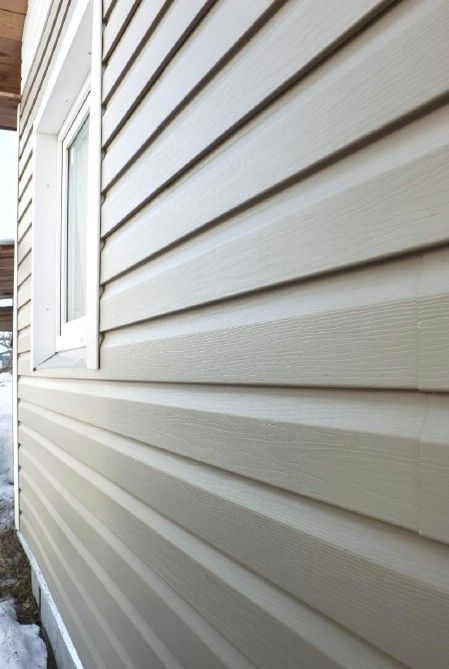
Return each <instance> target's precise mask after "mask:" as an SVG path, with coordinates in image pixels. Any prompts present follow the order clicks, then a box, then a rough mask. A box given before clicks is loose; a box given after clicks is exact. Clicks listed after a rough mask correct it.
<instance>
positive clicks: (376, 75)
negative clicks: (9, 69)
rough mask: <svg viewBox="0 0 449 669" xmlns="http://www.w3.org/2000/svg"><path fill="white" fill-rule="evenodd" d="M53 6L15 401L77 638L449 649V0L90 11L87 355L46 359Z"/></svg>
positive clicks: (124, 651) (322, 650)
mask: <svg viewBox="0 0 449 669" xmlns="http://www.w3.org/2000/svg"><path fill="white" fill-rule="evenodd" d="M56 5H58V6H56ZM67 11H68V10H67V3H66V2H62V1H61V2H59V3H53V5H52V8H51V10H50V15H49V16H50V19H51V21H52V23H51V26H52V27H50V28H48V29H46V32H44V36H43V40H42V41H41V46H40V48H39V54H40V55H39V58H40V59H41V61H42V63H41V64H40V65H39V67H37V68H35V72H34V75H33V72H32V73H31V75H30V78H29V80H28V83H27V89H26V91H25V92H24V102H23V103H22V120H21V157H20V167H19V169H20V174H21V178H20V187H19V193H20V195H21V197H20V203H19V210H20V211H19V216H20V220H19V237H20V243H19V252H18V261H19V265H18V286H19V293H18V295H19V307H20V308H19V312H18V324H19V337H18V351H19V361H18V365H19V373H20V374H21V377H20V379H19V391H18V392H19V407H18V414H19V422H20V425H19V444H20V446H19V458H20V466H21V469H20V487H21V496H20V500H21V512H22V513H21V531H22V532H23V534H24V536H25V537H26V538H27V540H28V542H29V543H30V545H31V546H32V549H33V551H34V553H35V555H36V556H37V558H38V560H39V564H40V566H41V568H42V570H43V572H44V574H45V576H46V578H47V580H48V582H49V584H50V587H51V590H52V592H53V595H54V597H55V600H56V601H57V604H58V606H59V608H60V610H61V612H62V614H63V617H64V620H65V622H66V624H67V626H68V628H69V631H70V633H71V635H72V637H73V640H74V641H75V645H76V647H77V649H78V651H79V653H80V656H81V657H82V659H83V661H84V662H85V664H86V666H89V667H91V666H92V667H96V666H98V667H101V666H105V665H107V666H111V667H122V666H123V667H131V666H134V667H146V666H148V663H149V662H151V666H154V667H158V666H165V667H170V668H171V667H177V666H179V667H181V666H184V667H192V669H193V668H195V669H196V668H197V667H199V666H204V667H211V668H212V667H235V668H246V667H248V668H249V667H251V666H260V667H266V668H267V669H272V668H273V667H278V666H279V667H286V668H287V667H292V669H293V668H295V669H296V667H298V666H301V667H310V669H316V667H318V666H319V667H323V668H324V667H326V668H328V667H329V668H334V667H335V668H337V667H340V668H343V667H348V668H349V667H351V668H352V667H353V668H354V669H358V668H359V667H361V666H364V667H372V668H373V669H378V668H383V667H385V668H391V669H393V668H397V669H399V667H400V666H403V665H405V666H409V667H413V668H416V669H421V668H422V667H426V666H432V668H433V667H435V669H440V668H441V669H443V668H444V669H445V668H446V665H447V656H448V653H449V645H448V642H447V633H446V629H445V621H446V620H447V618H448V616H449V581H448V577H447V573H448V570H447V561H448V559H449V552H448V548H447V545H446V544H447V543H448V542H449V513H448V509H449V494H448V490H449V449H448V446H447V443H448V437H449V398H448V396H447V394H446V393H447V391H448V390H449V367H448V360H449V344H448V343H447V336H446V333H447V331H448V326H449V287H448V286H449V270H448V267H449V245H448V243H449V224H448V220H449V198H448V192H449V188H448V186H449V174H448V172H449V160H448V158H449V143H448V130H449V115H448V108H447V93H448V91H449V81H448V76H447V71H446V61H447V59H448V56H449V46H448V38H447V34H448V31H447V29H448V24H449V12H448V7H447V4H446V3H444V2H439V1H437V2H433V3H426V2H419V1H417V2H410V3H394V2H383V1H381V0H363V1H362V2H359V3H353V2H346V1H345V2H343V3H340V4H339V6H338V9H337V7H336V5H335V4H334V3H329V2H328V0H320V1H319V2H308V1H306V2H296V1H295V0H290V2H281V1H279V2H271V1H270V0H266V1H265V0H264V1H263V2H260V1H257V2H256V1H254V2H253V1H252V0H250V1H248V2H245V3H240V2H237V1H236V0H218V1H216V2H212V1H205V0H195V2H187V1H186V0H177V1H176V2H162V1H161V2H146V1H145V0H143V2H141V3H136V2H132V1H130V0H116V2H108V3H105V6H104V11H105V16H106V17H107V21H106V23H105V31H104V51H103V53H104V79H103V101H104V115H103V144H104V159H103V173H102V179H103V191H104V203H103V209H102V234H103V238H104V245H103V248H102V255H101V282H102V285H103V292H102V297H101V303H100V321H101V322H100V327H101V331H102V333H103V340H102V346H101V351H100V359H101V364H100V369H99V370H77V369H71V370H64V369H53V370H52V369H45V370H44V369H41V370H38V371H35V372H32V371H31V365H30V348H31V329H32V324H30V304H31V303H30V298H31V296H32V277H31V269H32V248H31V247H32V227H31V225H32V202H31V192H32V183H33V175H32V143H33V142H32V135H31V134H30V121H31V119H32V118H33V114H34V113H35V108H36V102H37V100H38V99H39V95H41V93H42V87H43V81H44V78H45V77H46V76H48V67H49V63H50V60H49V59H50V58H51V53H52V52H54V49H55V44H56V43H57V34H59V33H60V32H61V31H62V30H64V17H65V16H66V12H67ZM45 44H46V45H47V47H46V48H45ZM45 54H46V55H45ZM420 535H421V536H420ZM434 540H437V541H434ZM330 593H332V596H330Z"/></svg>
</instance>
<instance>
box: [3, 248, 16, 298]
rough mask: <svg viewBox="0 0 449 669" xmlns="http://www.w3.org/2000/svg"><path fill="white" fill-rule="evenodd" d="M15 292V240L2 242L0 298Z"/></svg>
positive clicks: (7, 296)
mask: <svg viewBox="0 0 449 669" xmlns="http://www.w3.org/2000/svg"><path fill="white" fill-rule="evenodd" d="M13 292H14V242H0V299H4V298H9V297H12V296H13Z"/></svg>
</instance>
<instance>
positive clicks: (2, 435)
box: [0, 372, 47, 669]
mask: <svg viewBox="0 0 449 669" xmlns="http://www.w3.org/2000/svg"><path fill="white" fill-rule="evenodd" d="M11 413H12V377H11V374H10V373H9V372H3V373H0V550H1V549H2V546H3V550H5V546H7V545H8V546H9V545H11V539H10V535H11V534H13V539H14V540H15V541H16V542H17V538H16V536H15V533H14V532H13V531H12V530H11V529H10V528H11V527H12V526H13V524H14V508H13V505H14V487H13V470H12V434H11V431H12V415H11ZM2 537H3V539H4V541H2ZM19 560H20V556H19V558H18V559H14V558H13V562H14V563H15V567H16V569H15V572H17V569H18V567H17V563H18V562H19ZM0 563H2V564H3V563H4V564H7V563H8V559H7V556H4V555H3V556H2V555H0ZM13 574H14V571H13ZM19 578H23V575H21V576H20V577H19ZM16 580H18V579H17V577H16ZM15 589H17V583H15V582H13V581H12V579H11V570H10V569H7V568H6V569H4V570H0V668H1V669H45V668H46V666H47V648H46V646H45V642H44V641H43V639H42V638H41V636H40V634H39V627H38V625H34V624H31V625H22V624H20V623H19V622H18V621H17V612H16V608H17V607H16V602H15V600H14V599H12V598H11V596H10V594H11V591H14V590H15Z"/></svg>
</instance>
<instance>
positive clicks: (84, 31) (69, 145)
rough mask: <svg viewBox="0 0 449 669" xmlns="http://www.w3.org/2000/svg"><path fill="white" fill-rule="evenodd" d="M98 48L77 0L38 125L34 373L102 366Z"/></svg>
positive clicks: (97, 33)
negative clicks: (100, 352) (69, 367)
mask: <svg viewBox="0 0 449 669" xmlns="http://www.w3.org/2000/svg"><path fill="white" fill-rule="evenodd" d="M101 48H102V13H101V0H78V1H77V3H76V4H75V8H74V11H73V14H72V15H71V17H70V20H69V24H68V27H67V31H66V33H65V35H64V38H63V40H62V43H61V46H60V49H59V51H58V55H57V59H56V62H55V65H54V66H52V70H51V76H50V79H49V81H48V83H47V84H46V86H45V89H44V93H43V96H42V102H41V104H40V107H39V109H38V111H37V114H36V119H35V122H34V125H33V134H34V146H33V160H34V170H33V175H34V177H33V199H32V203H33V210H34V211H33V228H32V230H33V242H32V244H33V254H32V317H31V331H32V332H31V357H32V366H33V368H37V367H39V366H46V367H51V366H58V367H61V366H62V367H64V366H71V367H73V366H83V367H89V368H97V367H98V346H99V323H98V301H99V251H100V189H101V182H100V167H101Z"/></svg>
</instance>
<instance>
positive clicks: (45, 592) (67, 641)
mask: <svg viewBox="0 0 449 669" xmlns="http://www.w3.org/2000/svg"><path fill="white" fill-rule="evenodd" d="M17 534H18V537H19V539H20V542H21V544H22V546H23V550H24V551H25V553H26V556H27V558H28V560H29V562H30V565H31V568H32V570H33V572H34V574H35V576H36V578H37V580H38V582H39V587H40V589H41V601H42V597H45V600H46V602H47V604H48V607H49V608H50V611H51V612H52V615H53V616H54V619H55V622H56V625H57V627H58V630H59V633H60V635H61V639H62V641H63V643H64V645H65V647H66V648H67V653H68V654H69V655H70V657H71V659H72V661H73V663H74V665H75V668H76V669H83V664H82V662H81V660H80V658H79V656H78V653H77V652H76V648H75V646H74V644H73V641H72V639H71V638H70V634H69V632H68V630H67V627H66V626H65V625H64V621H63V619H62V617H61V614H60V613H59V610H58V607H57V606H56V603H55V600H54V599H53V597H52V595H51V592H50V590H49V587H48V585H47V582H46V581H45V578H44V575H43V574H42V572H41V570H40V568H39V564H38V562H37V560H36V558H35V557H34V555H33V551H32V550H31V548H30V546H29V544H28V542H27V540H26V539H25V537H24V536H23V535H22V534H21V533H20V532H17Z"/></svg>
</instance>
